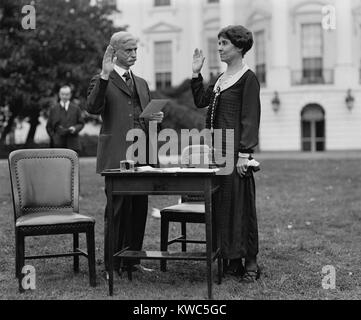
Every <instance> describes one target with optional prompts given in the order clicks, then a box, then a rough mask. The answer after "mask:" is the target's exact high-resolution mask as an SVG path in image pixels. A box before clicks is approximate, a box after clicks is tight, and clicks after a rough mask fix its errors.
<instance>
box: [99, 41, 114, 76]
mask: <svg viewBox="0 0 361 320" xmlns="http://www.w3.org/2000/svg"><path fill="white" fill-rule="evenodd" d="M114 53H115V50H114V48H113V47H112V46H111V45H108V47H107V49H106V50H105V53H104V57H103V64H102V72H101V73H100V77H101V78H102V79H104V80H108V78H109V74H110V73H111V72H112V71H113V69H114V61H115V59H116V57H115V56H114Z"/></svg>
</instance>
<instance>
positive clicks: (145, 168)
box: [135, 166, 219, 173]
mask: <svg viewBox="0 0 361 320" xmlns="http://www.w3.org/2000/svg"><path fill="white" fill-rule="evenodd" d="M135 171H137V172H164V173H177V172H217V171H219V169H218V168H215V169H208V168H180V167H169V168H153V167H151V166H142V167H136V168H135Z"/></svg>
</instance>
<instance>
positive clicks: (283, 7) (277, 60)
mask: <svg viewBox="0 0 361 320" xmlns="http://www.w3.org/2000/svg"><path fill="white" fill-rule="evenodd" d="M288 25H289V10H288V1H287V0H272V17H271V54H268V60H267V64H268V76H267V87H269V88H272V89H275V90H281V89H283V88H287V87H289V86H290V82H291V79H290V76H291V75H290V68H289V59H288V54H289V53H288V43H289V39H288V34H289V32H290V31H289V28H288Z"/></svg>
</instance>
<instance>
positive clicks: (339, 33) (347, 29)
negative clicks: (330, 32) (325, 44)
mask: <svg viewBox="0 0 361 320" xmlns="http://www.w3.org/2000/svg"><path fill="white" fill-rule="evenodd" d="M335 9H336V38H337V39H336V48H335V49H336V53H337V56H336V66H335V74H334V76H335V84H336V85H340V86H341V87H352V86H355V85H358V68H357V67H356V66H354V65H353V61H352V41H353V40H352V37H353V27H352V12H351V0H343V1H335Z"/></svg>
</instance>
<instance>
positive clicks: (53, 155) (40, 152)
mask: <svg viewBox="0 0 361 320" xmlns="http://www.w3.org/2000/svg"><path fill="white" fill-rule="evenodd" d="M9 169H10V180H11V190H12V195H13V205H14V214H15V220H16V219H17V218H19V217H20V216H22V215H25V214H28V213H34V212H41V211H50V212H51V211H54V213H56V210H59V209H63V210H64V209H69V211H72V212H79V159H78V155H77V153H76V152H75V151H73V150H69V149H23V150H16V151H13V152H11V153H10V155H9Z"/></svg>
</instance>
